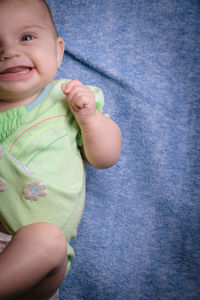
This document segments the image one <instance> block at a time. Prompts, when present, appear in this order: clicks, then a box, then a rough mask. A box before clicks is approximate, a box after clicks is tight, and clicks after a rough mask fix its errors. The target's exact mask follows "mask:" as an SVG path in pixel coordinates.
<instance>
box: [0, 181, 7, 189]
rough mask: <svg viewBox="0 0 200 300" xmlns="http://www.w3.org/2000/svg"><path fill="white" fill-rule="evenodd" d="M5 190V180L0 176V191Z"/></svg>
mask: <svg viewBox="0 0 200 300" xmlns="http://www.w3.org/2000/svg"><path fill="white" fill-rule="evenodd" d="M5 190H6V181H5V180H3V179H2V178H0V192H5Z"/></svg>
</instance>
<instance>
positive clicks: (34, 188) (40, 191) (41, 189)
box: [24, 181, 46, 200]
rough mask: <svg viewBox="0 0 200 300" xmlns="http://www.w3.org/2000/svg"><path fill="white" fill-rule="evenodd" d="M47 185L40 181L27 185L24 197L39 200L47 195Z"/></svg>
mask: <svg viewBox="0 0 200 300" xmlns="http://www.w3.org/2000/svg"><path fill="white" fill-rule="evenodd" d="M45 190H46V185H45V184H41V183H40V182H39V181H35V182H31V183H29V184H27V185H26V188H25V190H24V195H25V197H26V199H32V200H38V198H39V197H42V196H45V195H46V192H45Z"/></svg>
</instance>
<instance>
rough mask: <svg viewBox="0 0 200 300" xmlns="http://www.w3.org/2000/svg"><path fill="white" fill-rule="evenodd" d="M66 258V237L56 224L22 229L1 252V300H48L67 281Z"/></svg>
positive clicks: (41, 224)
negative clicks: (65, 278) (65, 277)
mask: <svg viewBox="0 0 200 300" xmlns="http://www.w3.org/2000/svg"><path fill="white" fill-rule="evenodd" d="M66 257H67V248H66V240H65V237H64V235H63V234H62V232H61V231H60V230H59V229H58V228H57V227H56V226H55V225H52V224H50V223H35V224H32V225H28V226H25V227H23V228H21V229H20V230H18V231H17V232H16V234H15V235H14V236H13V238H12V240H11V242H10V243H9V245H8V246H7V247H6V248H5V250H4V251H3V252H2V253H0V283H1V284H0V299H10V298H12V299H30V300H31V299H38V300H39V299H42V300H45V299H49V297H51V296H52V295H53V294H54V293H55V291H56V290H57V289H58V288H59V286H60V284H61V282H62V280H63V279H64V276H65V272H66V264H67V262H66ZM17 296H19V297H17Z"/></svg>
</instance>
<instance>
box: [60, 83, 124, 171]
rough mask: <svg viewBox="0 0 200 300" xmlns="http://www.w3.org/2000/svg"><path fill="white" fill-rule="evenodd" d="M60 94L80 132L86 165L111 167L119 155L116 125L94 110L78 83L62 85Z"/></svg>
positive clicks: (91, 96)
mask: <svg viewBox="0 0 200 300" xmlns="http://www.w3.org/2000/svg"><path fill="white" fill-rule="evenodd" d="M62 91H63V93H64V94H65V95H66V97H67V101H68V103H69V106H70V109H71V111H72V112H73V114H74V116H75V118H76V120H77V122H78V124H79V127H80V129H81V134H82V140H83V156H84V158H85V159H86V161H87V162H88V163H90V164H91V165H92V166H94V167H96V168H99V169H103V168H108V167H111V166H112V165H114V164H115V163H116V162H117V161H118V159H119V157H120V153H121V132H120V129H119V127H118V126H117V124H116V123H115V122H114V121H112V120H111V119H109V118H108V117H106V116H104V115H103V114H102V113H100V112H99V111H98V110H96V103H95V96H94V94H93V92H92V91H91V90H90V89H89V88H87V87H85V86H83V84H82V83H81V82H80V81H78V80H72V81H70V82H69V83H67V84H62Z"/></svg>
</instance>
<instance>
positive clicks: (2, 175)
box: [0, 0, 121, 300]
mask: <svg viewBox="0 0 200 300" xmlns="http://www.w3.org/2000/svg"><path fill="white" fill-rule="evenodd" d="M63 52H64V41H63V39H62V38H61V37H59V36H58V35H57V31H56V28H55V25H54V22H53V19H52V17H51V13H50V11H49V8H48V6H47V4H46V3H45V1H43V0H34V1H32V0H0V232H1V233H0V237H1V241H2V242H0V245H1V246H0V270H1V271H0V299H10V298H14V299H29V300H31V299H42V300H44V299H49V298H50V297H51V296H52V295H53V294H54V293H55V291H56V290H57V289H58V288H59V286H60V284H61V282H62V280H63V279H64V277H65V274H66V272H67V271H68V270H69V266H70V262H71V260H72V258H73V256H74V253H73V249H72V248H71V246H70V245H69V243H70V241H71V239H72V238H73V237H75V236H76V230H77V227H78V224H79V222H80V218H81V215H82V211H83V208H84V200H85V163H84V161H86V162H88V163H89V164H91V165H92V166H94V167H96V168H108V167H110V166H112V165H113V164H115V163H116V162H117V161H118V159H119V157H120V151H121V133H120V129H119V127H118V126H117V125H116V124H115V122H113V121H112V120H111V119H110V118H108V117H107V116H104V115H103V114H102V108H103V95H102V92H101V90H100V89H98V88H96V87H92V86H87V87H86V86H84V85H83V84H82V83H81V82H79V81H78V80H66V79H64V80H58V81H53V79H54V77H55V74H56V71H57V69H58V68H59V66H60V64H61V61H62V57H63Z"/></svg>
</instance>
